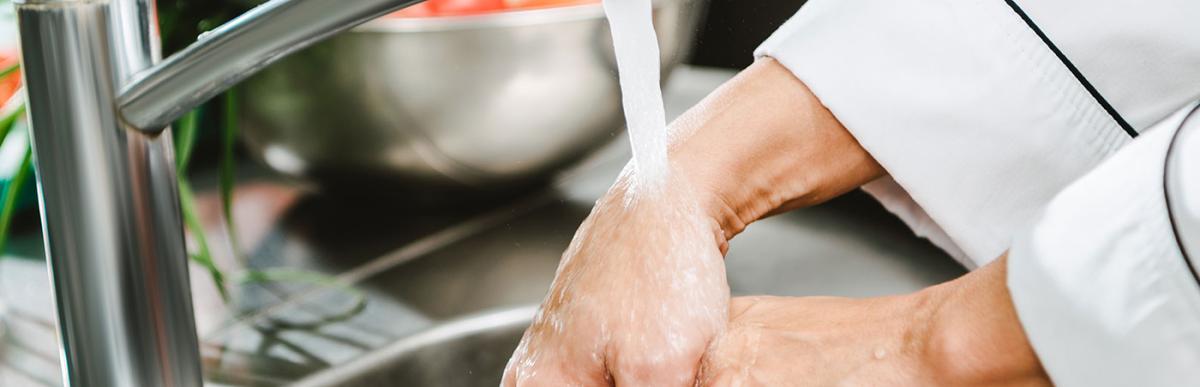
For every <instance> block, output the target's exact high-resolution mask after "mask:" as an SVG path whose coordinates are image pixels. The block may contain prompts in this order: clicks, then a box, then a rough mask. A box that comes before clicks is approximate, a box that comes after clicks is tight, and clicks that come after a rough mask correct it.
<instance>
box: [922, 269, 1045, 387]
mask: <svg viewBox="0 0 1200 387" xmlns="http://www.w3.org/2000/svg"><path fill="white" fill-rule="evenodd" d="M1005 274H1006V259H1005V258H1004V257H1001V258H1000V259H997V260H996V261H995V262H993V263H992V264H989V265H987V266H985V267H983V268H981V269H978V270H976V271H975V272H972V273H970V274H967V275H966V276H963V277H962V278H959V279H957V280H954V281H951V282H948V283H945V284H942V285H938V286H935V287H932V288H928V289H926V290H924V291H922V292H921V294H922V297H924V298H925V299H926V300H928V301H927V302H926V303H925V305H927V307H926V308H927V309H926V310H927V313H926V314H925V315H926V316H927V317H926V321H925V322H924V323H923V324H924V326H925V331H926V332H927V335H926V336H925V337H926V343H925V347H924V350H923V351H922V357H923V359H922V363H923V364H925V365H926V368H927V371H928V373H929V374H930V375H932V376H933V377H934V378H935V379H936V380H937V381H938V382H939V383H941V384H947V385H958V386H984V385H988V386H992V385H1049V379H1048V377H1047V376H1046V374H1045V371H1044V370H1043V369H1042V367H1041V363H1040V362H1039V361H1038V359H1037V355H1036V354H1035V353H1034V351H1033V348H1032V346H1031V345H1030V343H1029V341H1028V339H1027V338H1026V336H1025V333H1024V329H1023V328H1022V327H1021V323H1020V320H1019V318H1018V317H1017V314H1016V310H1015V309H1014V307H1013V305H1012V301H1011V297H1010V295H1009V293H1008V287H1007V284H1006V275H1005Z"/></svg>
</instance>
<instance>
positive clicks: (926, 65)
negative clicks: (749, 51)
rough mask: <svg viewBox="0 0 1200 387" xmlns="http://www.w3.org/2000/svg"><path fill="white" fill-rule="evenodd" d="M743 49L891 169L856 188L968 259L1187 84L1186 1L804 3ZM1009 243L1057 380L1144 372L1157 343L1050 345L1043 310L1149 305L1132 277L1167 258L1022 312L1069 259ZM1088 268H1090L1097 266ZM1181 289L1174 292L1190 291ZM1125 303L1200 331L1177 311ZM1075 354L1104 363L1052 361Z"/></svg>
mask: <svg viewBox="0 0 1200 387" xmlns="http://www.w3.org/2000/svg"><path fill="white" fill-rule="evenodd" d="M756 55H759V56H770V57H773V58H775V59H776V60H778V61H779V62H780V63H782V64H783V65H784V66H785V67H787V68H788V69H789V70H790V71H792V73H793V74H795V75H796V76H797V77H798V78H799V79H801V80H802V81H804V83H805V84H806V85H808V86H809V88H810V89H811V90H812V91H813V93H814V94H815V95H816V96H817V97H818V98H819V99H820V100H821V102H822V103H823V104H824V105H825V106H826V107H828V108H829V110H830V111H831V112H833V114H834V116H836V117H837V118H838V120H839V121H841V122H842V124H843V125H845V126H846V128H847V129H848V130H849V131H850V132H851V133H852V134H853V135H854V136H855V138H856V139H857V140H858V141H859V142H860V143H861V144H862V145H863V147H864V148H865V149H866V150H867V151H868V152H870V153H871V155H872V156H874V157H875V159H876V160H878V161H879V162H880V164H881V165H882V166H883V167H884V168H885V169H886V170H887V171H888V173H889V177H888V178H885V179H881V180H880V181H876V182H872V183H871V184H868V185H867V186H866V187H864V188H865V189H866V190H867V191H868V192H870V193H871V194H872V195H874V196H875V197H876V198H878V199H879V200H880V201H881V202H882V203H883V204H884V206H885V207H887V208H888V209H889V210H891V211H892V212H894V213H896V214H897V215H898V216H900V217H901V218H902V219H904V220H905V222H906V223H907V224H908V225H909V226H910V227H912V228H913V230H914V231H915V232H916V233H918V234H919V235H922V236H925V237H927V238H929V239H930V240H932V241H933V242H934V243H935V244H937V245H939V246H940V247H942V248H943V249H945V250H946V251H948V252H950V254H951V255H953V256H955V257H956V258H958V259H959V260H960V261H961V262H963V263H964V264H965V265H967V266H968V267H972V268H973V267H978V266H981V265H984V264H986V263H988V262H990V261H991V260H993V259H995V258H996V257H998V256H1000V255H1001V254H1002V253H1003V252H1004V251H1006V250H1008V249H1009V248H1010V246H1012V245H1013V242H1014V236H1016V235H1019V234H1020V232H1021V231H1022V230H1026V229H1029V228H1031V227H1034V221H1035V220H1036V219H1039V218H1038V216H1039V214H1041V211H1042V210H1043V208H1045V207H1046V205H1047V204H1048V203H1049V202H1050V200H1051V199H1052V198H1054V196H1055V194H1057V193H1058V192H1060V191H1062V190H1063V189H1064V188H1065V187H1066V186H1067V185H1068V184H1070V183H1071V182H1073V181H1075V180H1077V179H1079V178H1080V177H1081V176H1083V175H1084V174H1086V173H1088V172H1089V171H1091V170H1093V169H1094V168H1096V166H1097V165H1099V164H1100V163H1101V162H1103V161H1104V160H1106V159H1108V158H1109V157H1111V156H1112V155H1113V154H1115V153H1116V152H1118V150H1120V149H1122V148H1123V147H1125V146H1126V145H1128V144H1130V143H1131V142H1133V138H1134V137H1135V136H1136V135H1140V134H1143V133H1145V134H1146V135H1149V134H1151V132H1154V131H1155V130H1157V129H1156V128H1157V127H1155V126H1154V124H1155V123H1159V122H1161V121H1163V120H1165V119H1167V118H1168V117H1169V116H1171V114H1172V113H1175V112H1177V111H1179V110H1180V109H1182V108H1184V107H1186V106H1187V105H1189V104H1190V103H1192V102H1193V101H1195V100H1197V99H1198V98H1200V1H1196V0H1142V1H1128V0H1125V1H1119V0H1037V1H1034V0H1012V1H1005V0H924V1H916V0H908V1H905V0H812V1H809V2H808V3H807V4H806V5H804V7H803V8H802V9H801V10H800V12H798V13H797V14H796V15H795V16H794V17H792V19H791V20H789V21H788V22H787V23H786V24H784V26H783V27H781V28H780V29H779V30H778V31H777V32H776V33H775V34H774V35H772V36H771V37H770V38H769V39H768V40H767V41H766V42H764V43H763V44H762V46H760V47H759V49H758V50H757V52H756ZM1168 126H1169V125H1168ZM1142 173H1147V174H1152V173H1153V172H1152V171H1149V170H1148V171H1143V172H1142ZM1096 194H1099V193H1096ZM1047 219H1049V218H1047ZM1038 227H1042V228H1043V229H1044V228H1045V226H1042V225H1040V224H1039V226H1038ZM1030 255H1032V254H1030ZM1040 256H1041V255H1039V257H1040ZM1021 257H1024V255H1020V256H1017V257H1014V258H1010V259H1013V261H1012V262H1011V263H1010V264H1011V265H1013V266H1014V267H1016V268H1017V269H1010V276H1011V279H1010V284H1009V287H1010V289H1011V290H1012V292H1013V294H1014V298H1017V300H1015V301H1016V305H1017V309H1018V314H1019V315H1020V317H1021V320H1022V324H1023V325H1024V326H1025V328H1026V330H1027V331H1029V332H1054V333H1052V334H1045V333H1031V334H1030V337H1031V340H1032V341H1033V344H1034V347H1035V349H1036V350H1038V355H1039V357H1040V358H1041V359H1043V362H1044V363H1045V364H1046V366H1047V369H1048V370H1049V372H1050V375H1051V377H1052V378H1054V380H1055V381H1056V382H1058V383H1060V384H1065V385H1075V383H1077V382H1081V381H1086V382H1082V384H1080V385H1120V384H1122V383H1120V382H1118V381H1128V379H1111V380H1106V379H1103V378H1101V377H1099V376H1098V375H1110V374H1111V373H1112V372H1117V371H1113V370H1107V372H1106V370H1096V369H1092V368H1078V367H1077V366H1079V365H1082V364H1090V365H1092V366H1108V365H1112V366H1113V367H1115V368H1120V369H1124V370H1125V371H1127V372H1140V371H1139V370H1141V369H1147V370H1149V369H1157V368H1154V367H1155V366H1151V365H1149V364H1147V363H1146V362H1147V361H1150V360H1158V359H1160V357H1159V356H1165V355H1166V354H1168V353H1170V352H1160V353H1158V354H1154V355H1151V354H1148V353H1143V355H1144V356H1141V355H1134V354H1132V353H1130V354H1128V355H1129V356H1126V353H1123V352H1120V350H1121V349H1124V348H1125V347H1120V346H1118V345H1117V343H1118V342H1119V341H1121V340H1133V339H1136V338H1137V337H1138V336H1136V335H1133V334H1132V333H1130V332H1110V333H1112V336H1110V337H1109V339H1110V340H1097V341H1092V342H1086V343H1085V344H1080V342H1078V341H1071V340H1067V341H1064V342H1070V343H1072V344H1074V345H1075V348H1067V347H1064V346H1062V345H1057V344H1056V343H1054V342H1053V341H1054V340H1056V339H1057V337H1056V336H1055V335H1056V334H1057V333H1060V332H1059V331H1057V330H1056V329H1058V328H1057V327H1059V326H1058V325H1053V323H1054V321H1072V320H1074V321H1081V320H1089V319H1099V318H1104V317H1111V314H1112V313H1115V312H1114V311H1115V310H1116V309H1113V308H1114V307H1115V305H1118V304H1122V303H1124V304H1128V305H1132V304H1138V303H1154V302H1158V301H1156V300H1157V299H1155V298H1138V297H1146V296H1147V295H1146V294H1145V293H1139V292H1138V289H1140V288H1142V287H1145V286H1147V285H1146V284H1147V283H1149V282H1152V281H1157V279H1159V278H1167V277H1174V276H1176V275H1177V274H1179V273H1177V272H1175V270H1176V269H1179V267H1177V266H1178V265H1175V266H1171V265H1165V264H1164V265H1160V266H1156V269H1155V270H1158V271H1156V272H1154V273H1153V275H1150V273H1141V274H1143V276H1141V277H1139V278H1140V279H1138V280H1132V279H1131V280H1130V281H1125V282H1121V281H1115V280H1114V281H1113V282H1103V283H1100V282H1101V281H1107V280H1108V277H1099V278H1087V280H1094V281H1097V283H1096V284H1095V285H1097V286H1103V287H1105V289H1113V290H1111V293H1109V294H1110V295H1117V297H1115V298H1091V297H1093V296H1095V295H1094V294H1084V293H1081V292H1062V293H1061V294H1059V295H1058V296H1059V297H1060V300H1059V301H1058V302H1059V306H1060V307H1059V308H1035V307H1032V306H1031V305H1044V304H1037V303H1027V302H1023V301H1021V299H1022V297H1036V296H1037V295H1038V294H1039V292H1050V290H1046V289H1055V288H1063V289H1066V288H1070V286H1069V285H1071V284H1074V282H1072V281H1080V280H1081V278H1082V277H1077V276H1075V273H1072V272H1070V270H1077V269H1078V268H1077V267H1072V266H1071V265H1067V264H1062V265H1054V264H1051V265H1043V266H1037V267H1041V268H1042V269H1041V274H1040V275H1035V274H1036V273H1038V271H1035V270H1032V269H1030V270H1025V271H1022V270H1020V268H1023V267H1027V266H1024V265H1027V264H1028V263H1027V262H1026V261H1024V258H1021ZM1045 259H1056V258H1055V257H1045ZM1063 259H1067V258H1063ZM1094 264H1095V265H1097V268H1096V270H1101V269H1100V265H1102V264H1103V262H1096V263H1094ZM1028 265H1030V266H1032V264H1028ZM1056 270H1063V271H1065V272H1056ZM1105 270H1113V271H1119V270H1121V268H1120V267H1111V268H1106V269H1105ZM1147 270H1149V269H1147ZM1087 273H1093V274H1094V273H1095V272H1094V271H1089V272H1087ZM1183 273H1186V272H1183ZM1128 275H1133V274H1132V273H1130V274H1128ZM1125 278H1131V277H1125ZM1064 281H1065V283H1064ZM1163 286H1165V285H1163ZM1193 287H1194V285H1193ZM1174 290H1175V291H1179V292H1184V291H1192V292H1196V291H1198V290H1196V289H1189V288H1186V287H1183V286H1178V287H1176V288H1174ZM1193 296H1195V294H1190V295H1188V294H1179V295H1178V297H1179V300H1180V302H1183V301H1185V300H1186V301H1188V302H1200V301H1197V300H1193V299H1191V298H1190V297H1193ZM1123 297H1125V298H1123ZM1047 302H1049V301H1047ZM1062 305H1072V306H1073V307H1071V308H1066V307H1061V306H1062ZM1034 314H1037V316H1034ZM1126 317H1128V318H1132V319H1136V318H1147V319H1163V321H1160V322H1159V323H1158V324H1163V325H1157V326H1166V325H1170V324H1175V325H1172V326H1177V327H1183V326H1190V327H1194V328H1187V329H1192V330H1195V329H1200V325H1197V324H1195V321H1194V320H1193V319H1190V316H1189V317H1188V318H1185V317H1183V316H1181V315H1178V314H1150V315H1144V316H1142V315H1138V316H1126ZM1171 319H1177V320H1174V321H1168V320H1171ZM1142 323H1145V324H1150V322H1148V321H1144V322H1142ZM1186 324H1191V325H1186ZM1139 326H1141V325H1139ZM1145 326H1156V325H1153V324H1150V325H1145ZM1179 329H1184V328H1179ZM1081 345H1090V347H1080V346H1081ZM1081 351H1092V352H1090V353H1091V354H1092V355H1093V356H1109V357H1110V361H1111V362H1112V363H1103V364H1102V363H1096V362H1092V363H1085V362H1070V361H1059V360H1055V359H1062V358H1069V357H1071V356H1075V355H1078V354H1079V353H1080V352H1081ZM1164 351H1169V350H1164ZM1139 356H1141V357H1139ZM1192 360H1194V359H1192ZM1189 361H1190V360H1189ZM1166 363H1167V364H1174V365H1179V364H1183V363H1182V362H1175V363H1172V362H1166ZM1117 364H1122V365H1119V366H1118V365H1117ZM1190 364H1192V365H1194V367H1192V370H1190V372H1191V374H1190V375H1191V376H1193V377H1200V362H1194V361H1193V362H1191V363H1190ZM1162 366H1163V367H1166V366H1167V365H1162ZM1180 372H1183V371H1180ZM1089 373H1091V375H1092V376H1097V377H1096V378H1090V377H1087V378H1085V376H1086V375H1085V374H1089ZM1171 375H1174V376H1178V375H1181V373H1175V374H1171ZM1073 376H1074V377H1073ZM1144 380H1155V381H1159V382H1163V381H1165V379H1152V378H1150V379H1144ZM1197 381H1200V379H1190V382H1197ZM1190 382H1189V381H1180V380H1175V384H1179V383H1190ZM1137 384H1138V385H1147V384H1146V383H1137Z"/></svg>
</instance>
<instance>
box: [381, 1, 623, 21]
mask: <svg viewBox="0 0 1200 387" xmlns="http://www.w3.org/2000/svg"><path fill="white" fill-rule="evenodd" d="M598 2H600V1H599V0H426V1H425V2H423V3H420V4H417V5H414V6H411V7H408V8H405V9H402V10H400V11H397V12H395V13H392V14H391V15H388V16H387V17H394V18H422V17H438V16H465V15H479V14H486V13H494V12H503V11H512V10H523V9H531V8H546V7H560V6H568V5H579V4H592V3H598Z"/></svg>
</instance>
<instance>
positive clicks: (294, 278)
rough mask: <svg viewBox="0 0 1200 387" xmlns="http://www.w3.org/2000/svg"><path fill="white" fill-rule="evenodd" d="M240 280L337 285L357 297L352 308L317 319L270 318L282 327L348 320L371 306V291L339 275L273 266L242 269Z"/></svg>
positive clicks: (297, 327)
mask: <svg viewBox="0 0 1200 387" xmlns="http://www.w3.org/2000/svg"><path fill="white" fill-rule="evenodd" d="M237 282H238V284H242V285H245V284H272V283H297V284H307V285H313V286H316V287H320V288H331V289H337V290H339V291H341V292H344V293H346V294H347V295H349V296H350V297H352V298H353V299H354V302H353V303H352V304H351V306H350V307H349V308H347V309H346V310H344V311H340V312H336V313H331V314H329V315H326V316H321V317H319V318H317V319H315V320H313V321H304V322H296V321H288V320H282V319H277V318H270V319H269V320H270V321H271V324H272V325H273V326H274V327H275V328H282V329H301V330H302V329H316V328H320V327H321V326H323V325H327V324H331V323H336V322H340V321H346V320H349V319H351V318H353V317H354V316H357V315H358V314H359V313H362V311H363V310H366V307H367V295H366V293H363V292H362V291H361V290H359V289H357V288H355V287H353V286H351V285H349V284H346V283H344V282H341V281H339V280H338V279H337V278H335V277H331V276H328V275H325V274H321V273H317V272H312V271H307V270H297V269H288V268H273V269H256V270H248V271H246V272H243V273H241V275H240V276H239V278H238V281H237Z"/></svg>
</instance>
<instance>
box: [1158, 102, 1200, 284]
mask: <svg viewBox="0 0 1200 387" xmlns="http://www.w3.org/2000/svg"><path fill="white" fill-rule="evenodd" d="M1197 112H1200V105H1198V106H1196V107H1195V108H1192V111H1191V112H1190V113H1188V115H1187V118H1184V119H1183V122H1182V123H1181V124H1179V129H1176V130H1175V134H1174V135H1173V137H1172V138H1171V145H1169V146H1167V159H1166V161H1165V162H1164V163H1165V165H1164V166H1163V198H1164V199H1165V200H1166V202H1167V219H1169V220H1170V221H1171V231H1173V232H1174V233H1175V243H1176V244H1178V245H1179V253H1180V254H1182V255H1183V261H1184V263H1187V265H1188V269H1189V270H1188V271H1190V272H1192V278H1193V279H1195V280H1196V284H1200V266H1196V261H1194V260H1192V257H1191V256H1189V255H1188V251H1187V247H1185V246H1184V245H1183V238H1182V237H1181V235H1183V230H1181V229H1180V228H1179V221H1178V220H1176V219H1175V211H1173V206H1172V203H1171V187H1170V185H1168V183H1169V179H1170V178H1171V157H1172V156H1173V155H1174V153H1175V152H1176V151H1177V149H1175V144H1176V143H1177V142H1178V141H1177V140H1179V133H1180V132H1182V131H1184V130H1185V129H1186V128H1187V125H1188V122H1189V121H1191V120H1192V119H1200V117H1198V116H1197V115H1198V114H1200V113H1197ZM1193 253H1196V252H1195V251H1193Z"/></svg>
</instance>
